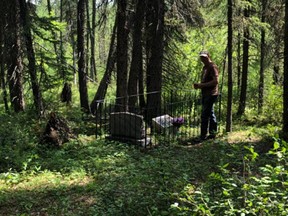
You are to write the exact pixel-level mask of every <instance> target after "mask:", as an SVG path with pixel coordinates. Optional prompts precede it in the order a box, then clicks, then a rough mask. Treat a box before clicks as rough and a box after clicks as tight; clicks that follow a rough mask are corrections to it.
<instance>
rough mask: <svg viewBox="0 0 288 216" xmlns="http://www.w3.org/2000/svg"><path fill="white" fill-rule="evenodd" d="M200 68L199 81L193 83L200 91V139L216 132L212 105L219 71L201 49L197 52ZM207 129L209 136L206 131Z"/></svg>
mask: <svg viewBox="0 0 288 216" xmlns="http://www.w3.org/2000/svg"><path fill="white" fill-rule="evenodd" d="M199 56H200V59H201V62H202V63H203V64H204V66H203V69H202V79H201V83H194V88H195V89H201V91H202V113H201V135H200V139H201V140H205V139H213V138H215V136H216V133H217V120H216V116H215V113H214V108H213V105H214V103H215V102H216V100H217V97H218V94H219V92H218V83H219V72H218V68H217V66H216V65H215V64H214V63H213V62H212V60H211V58H210V56H209V53H208V52H207V51H202V52H200V54H199ZM208 131H209V136H207V133H208Z"/></svg>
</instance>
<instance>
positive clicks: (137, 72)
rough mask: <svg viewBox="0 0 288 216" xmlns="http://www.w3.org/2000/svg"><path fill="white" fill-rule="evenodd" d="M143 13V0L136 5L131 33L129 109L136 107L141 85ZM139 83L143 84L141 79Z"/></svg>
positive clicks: (139, 0)
mask: <svg viewBox="0 0 288 216" xmlns="http://www.w3.org/2000/svg"><path fill="white" fill-rule="evenodd" d="M144 13H145V0H138V1H137V3H136V14H135V23H134V31H133V50H132V61H131V67H130V74H129V81H128V95H129V102H128V103H129V107H135V105H136V102H137V99H138V93H139V86H140V85H141V84H140V79H139V77H143V57H142V28H143V22H144ZM141 81H142V82H143V79H142V80H141ZM142 85H143V83H142ZM131 95H132V96H131Z"/></svg>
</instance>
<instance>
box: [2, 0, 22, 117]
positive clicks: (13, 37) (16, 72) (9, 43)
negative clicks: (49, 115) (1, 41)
mask: <svg viewBox="0 0 288 216" xmlns="http://www.w3.org/2000/svg"><path fill="white" fill-rule="evenodd" d="M5 4H6V5H7V17H6V23H7V32H9V37H8V35H6V36H5V42H6V44H5V45H6V47H7V50H8V56H9V58H6V63H7V73H8V82H9V90H10V101H11V104H12V106H13V109H14V111H15V112H21V111H24V109H25V102H24V94H23V66H22V59H21V49H20V32H19V30H20V8H19V2H18V1H15V2H14V1H10V0H6V1H5Z"/></svg>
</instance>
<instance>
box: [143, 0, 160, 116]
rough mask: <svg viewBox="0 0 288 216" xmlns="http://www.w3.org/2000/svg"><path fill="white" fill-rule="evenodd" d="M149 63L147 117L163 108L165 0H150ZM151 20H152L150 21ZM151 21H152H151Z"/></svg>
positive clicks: (156, 113) (148, 8)
mask: <svg viewBox="0 0 288 216" xmlns="http://www.w3.org/2000/svg"><path fill="white" fill-rule="evenodd" d="M147 10H149V11H148V13H149V17H150V18H149V17H148V20H147V21H148V23H146V26H150V28H148V29H147V30H148V38H147V39H148V41H147V42H146V43H147V48H148V49H150V50H148V52H147V53H148V65H147V79H146V85H147V111H148V113H147V118H148V120H149V119H151V118H153V117H155V116H157V115H158V114H159V113H160V110H161V90H162V63H163V52H164V45H163V44H164V42H163V40H164V0H148V7H147ZM150 21H151V22H150ZM149 22H150V23H149Z"/></svg>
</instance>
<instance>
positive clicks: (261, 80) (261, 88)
mask: <svg viewBox="0 0 288 216" xmlns="http://www.w3.org/2000/svg"><path fill="white" fill-rule="evenodd" d="M266 5H267V0H262V17H261V22H262V23H265V21H266V17H265V16H266V15H265V13H266ZM265 33H266V32H265V30H264V29H262V30H261V48H260V49H261V50H260V52H261V54H260V71H259V75H260V78H259V87H258V91H259V93H258V94H259V96H258V97H259V98H258V111H259V114H262V112H263V100H264V59H265V55H266V52H265V46H266V44H265V36H266V35H265Z"/></svg>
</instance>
